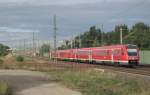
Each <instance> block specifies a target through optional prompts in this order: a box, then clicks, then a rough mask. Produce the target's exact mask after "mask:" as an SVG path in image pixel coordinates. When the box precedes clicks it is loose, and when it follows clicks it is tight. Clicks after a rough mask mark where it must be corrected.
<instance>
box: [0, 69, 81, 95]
mask: <svg viewBox="0 0 150 95" xmlns="http://www.w3.org/2000/svg"><path fill="white" fill-rule="evenodd" d="M0 80H2V81H5V82H7V83H8V84H9V85H10V86H11V87H12V88H13V92H14V95H81V93H80V92H76V91H72V90H71V89H68V88H66V87H64V86H62V85H60V84H57V83H54V82H53V81H49V77H48V76H47V75H46V74H44V73H41V72H34V71H24V70H0Z"/></svg>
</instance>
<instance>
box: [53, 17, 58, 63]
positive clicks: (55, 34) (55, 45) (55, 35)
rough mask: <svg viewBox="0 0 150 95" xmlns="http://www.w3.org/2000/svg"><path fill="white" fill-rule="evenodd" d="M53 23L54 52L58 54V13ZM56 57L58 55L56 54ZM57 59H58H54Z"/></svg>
mask: <svg viewBox="0 0 150 95" xmlns="http://www.w3.org/2000/svg"><path fill="white" fill-rule="evenodd" d="M53 24H54V54H55V55H56V50H57V44H56V43H57V41H56V39H57V33H56V32H57V24H56V15H54V18H53ZM55 57H56V56H55ZM54 61H56V60H54Z"/></svg>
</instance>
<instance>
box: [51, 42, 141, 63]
mask: <svg viewBox="0 0 150 95" xmlns="http://www.w3.org/2000/svg"><path fill="white" fill-rule="evenodd" d="M53 55H54V58H56V59H59V60H70V61H84V62H90V63H93V62H96V63H104V62H105V63H106V62H108V63H113V64H125V65H138V64H139V49H138V47H137V46H136V45H131V44H129V45H112V46H103V47H94V48H80V49H69V50H58V51H56V54H53Z"/></svg>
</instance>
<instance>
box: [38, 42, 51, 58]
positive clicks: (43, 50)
mask: <svg viewBox="0 0 150 95" xmlns="http://www.w3.org/2000/svg"><path fill="white" fill-rule="evenodd" d="M49 52H50V45H49V44H43V45H42V46H41V48H40V55H42V56H43V55H44V54H45V53H49Z"/></svg>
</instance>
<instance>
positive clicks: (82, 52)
mask: <svg viewBox="0 0 150 95" xmlns="http://www.w3.org/2000/svg"><path fill="white" fill-rule="evenodd" d="M77 54H81V55H89V54H90V52H89V51H78V52H77Z"/></svg>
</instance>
